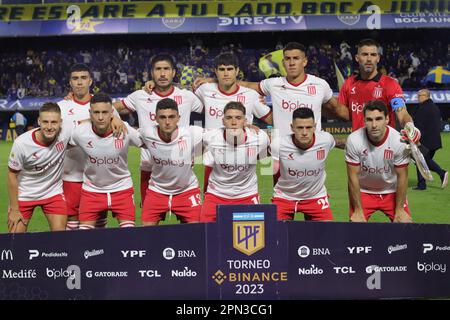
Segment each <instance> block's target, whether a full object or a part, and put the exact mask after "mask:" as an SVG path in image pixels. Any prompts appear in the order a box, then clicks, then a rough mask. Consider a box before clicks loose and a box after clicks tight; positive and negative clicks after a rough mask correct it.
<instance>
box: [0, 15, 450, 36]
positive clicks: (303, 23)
mask: <svg viewBox="0 0 450 320" xmlns="http://www.w3.org/2000/svg"><path fill="white" fill-rule="evenodd" d="M422 15H424V16H422ZM418 27H420V28H449V27H450V16H449V14H448V13H429V14H383V15H379V16H371V15H360V14H355V15H354V14H344V15H328V16H324V15H321V16H304V15H288V16H251V17H248V16H234V17H215V18H186V17H169V18H150V19H97V18H96V19H90V18H89V19H84V20H80V22H79V23H77V24H73V25H69V24H67V22H66V21H58V20H51V21H11V22H3V21H0V37H21V36H22V37H26V36H55V35H80V34H83V35H89V34H127V33H197V32H202V33H213V32H250V31H283V30H346V29H347V30H364V29H365V30H367V29H405V28H418Z"/></svg>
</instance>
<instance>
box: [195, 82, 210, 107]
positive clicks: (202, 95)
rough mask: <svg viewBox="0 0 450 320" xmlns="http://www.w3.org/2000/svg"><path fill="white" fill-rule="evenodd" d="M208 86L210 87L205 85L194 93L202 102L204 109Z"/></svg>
mask: <svg viewBox="0 0 450 320" xmlns="http://www.w3.org/2000/svg"><path fill="white" fill-rule="evenodd" d="M207 86H208V84H207V83H203V84H202V85H201V86H200V87H198V88H197V89H195V91H194V93H195V95H196V96H197V98H199V100H200V102H202V108H203V103H204V102H205V90H206V87H207ZM202 110H203V109H202Z"/></svg>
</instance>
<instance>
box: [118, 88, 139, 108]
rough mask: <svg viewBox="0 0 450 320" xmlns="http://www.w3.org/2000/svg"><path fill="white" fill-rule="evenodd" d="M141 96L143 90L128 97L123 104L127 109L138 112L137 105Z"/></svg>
mask: <svg viewBox="0 0 450 320" xmlns="http://www.w3.org/2000/svg"><path fill="white" fill-rule="evenodd" d="M140 94H142V90H137V91H135V92H133V93H132V94H129V95H128V96H126V97H125V99H123V100H122V103H123V105H124V106H125V108H127V109H128V110H130V111H132V112H134V111H136V105H137V101H138V97H139V95H140Z"/></svg>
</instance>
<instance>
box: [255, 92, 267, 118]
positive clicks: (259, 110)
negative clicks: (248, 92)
mask: <svg viewBox="0 0 450 320" xmlns="http://www.w3.org/2000/svg"><path fill="white" fill-rule="evenodd" d="M253 93H254V95H252V99H253V101H254V103H253V115H254V116H255V117H257V118H258V119H263V118H265V117H266V116H267V115H269V114H270V112H271V109H270V108H269V106H268V105H266V104H264V103H262V102H261V101H260V98H262V97H261V96H260V95H259V94H258V93H257V92H256V91H255V92H253Z"/></svg>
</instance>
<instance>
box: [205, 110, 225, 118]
mask: <svg viewBox="0 0 450 320" xmlns="http://www.w3.org/2000/svg"><path fill="white" fill-rule="evenodd" d="M208 113H209V115H210V116H211V117H214V118H216V119H219V118H223V110H222V109H219V108H214V107H209V111H208Z"/></svg>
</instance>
